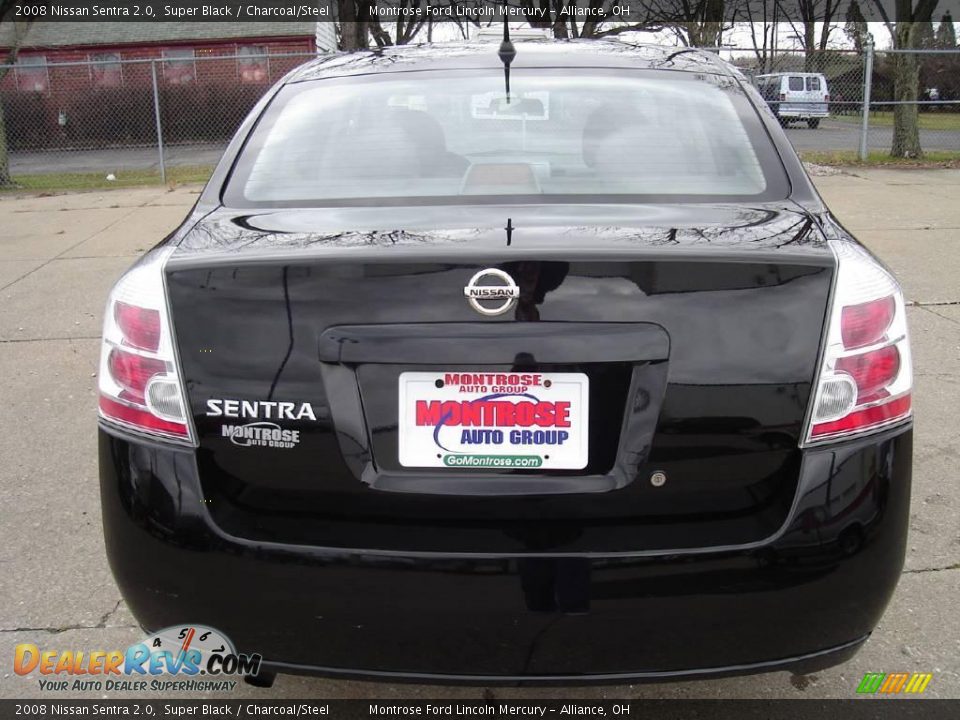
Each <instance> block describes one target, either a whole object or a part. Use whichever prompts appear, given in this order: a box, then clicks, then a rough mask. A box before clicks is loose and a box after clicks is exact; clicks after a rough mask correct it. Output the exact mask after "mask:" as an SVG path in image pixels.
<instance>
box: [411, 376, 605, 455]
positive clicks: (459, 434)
mask: <svg viewBox="0 0 960 720" xmlns="http://www.w3.org/2000/svg"><path fill="white" fill-rule="evenodd" d="M589 390H590V381H589V379H588V378H587V376H586V375H584V374H583V373H522V372H518V373H513V372H507V373H503V372H497V373H486V372H484V373H477V372H469V373H461V372H405V373H402V374H401V375H400V393H399V394H400V408H399V413H398V418H399V432H400V437H399V451H400V464H401V465H403V466H405V467H446V468H474V469H482V470H490V471H494V472H496V471H499V470H517V469H545V470H549V469H555V470H560V469H564V470H579V469H582V468H584V467H586V465H587V445H588V434H587V430H588V418H589V409H590V408H589V395H590V393H589Z"/></svg>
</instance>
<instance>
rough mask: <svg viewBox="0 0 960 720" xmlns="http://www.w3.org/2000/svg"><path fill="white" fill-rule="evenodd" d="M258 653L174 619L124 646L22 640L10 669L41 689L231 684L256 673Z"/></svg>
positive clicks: (209, 687) (227, 687)
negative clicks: (54, 646) (75, 646)
mask: <svg viewBox="0 0 960 720" xmlns="http://www.w3.org/2000/svg"><path fill="white" fill-rule="evenodd" d="M261 661H262V658H261V656H260V655H244V654H241V653H238V652H237V651H236V648H235V647H234V645H233V643H232V642H231V641H230V639H229V638H227V636H226V635H224V634H223V633H221V632H220V631H218V630H215V629H214V628H210V627H206V626H204V625H178V626H174V627H169V628H166V629H164V630H161V631H160V632H158V633H155V634H153V635H151V636H149V637H148V638H146V639H145V640H143V641H142V642H139V643H135V644H133V645H131V646H130V647H128V648H127V649H126V650H49V649H41V648H40V647H39V646H37V645H35V644H33V643H22V644H20V645H17V646H16V648H15V650H14V658H13V670H14V672H15V673H16V674H17V675H20V676H26V677H33V676H34V675H40V676H41V677H40V678H39V680H38V682H39V685H40V689H41V690H44V691H66V690H70V691H76V690H89V691H94V690H95V691H111V690H115V691H125V692H129V691H146V690H154V691H157V690H159V691H170V690H182V691H188V692H209V691H217V690H220V691H224V690H233V689H235V688H236V686H237V681H236V680H234V679H232V678H236V677H243V676H246V675H256V674H257V673H258V672H259V670H260V663H261Z"/></svg>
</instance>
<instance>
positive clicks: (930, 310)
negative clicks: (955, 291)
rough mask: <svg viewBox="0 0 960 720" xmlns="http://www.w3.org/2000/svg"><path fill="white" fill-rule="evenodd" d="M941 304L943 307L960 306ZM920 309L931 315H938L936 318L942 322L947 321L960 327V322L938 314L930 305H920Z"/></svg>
mask: <svg viewBox="0 0 960 720" xmlns="http://www.w3.org/2000/svg"><path fill="white" fill-rule="evenodd" d="M940 304H941V305H960V303H940ZM919 307H920V309H921V310H926V311H927V312H928V313H930V314H931V315H936V316H937V317H938V318H940V319H941V320H946V321H947V322H949V323H953V324H954V325H960V321H957V320H955V319H953V318H952V317H947V316H946V315H942V314H940V313H938V312H937V311H936V310H934V309H933V306H930V305H920V306H919Z"/></svg>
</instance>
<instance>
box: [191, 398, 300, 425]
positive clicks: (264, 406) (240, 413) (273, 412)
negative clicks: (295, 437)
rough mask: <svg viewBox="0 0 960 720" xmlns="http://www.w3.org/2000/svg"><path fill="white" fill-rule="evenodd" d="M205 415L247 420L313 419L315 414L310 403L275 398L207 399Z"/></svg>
mask: <svg viewBox="0 0 960 720" xmlns="http://www.w3.org/2000/svg"><path fill="white" fill-rule="evenodd" d="M207 417H225V418H246V419H249V420H313V421H316V419H317V415H316V413H315V412H314V411H313V406H312V405H311V404H310V403H295V402H277V401H275V400H225V399H224V400H221V399H210V400H207Z"/></svg>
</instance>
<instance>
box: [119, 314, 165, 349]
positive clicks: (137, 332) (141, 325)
mask: <svg viewBox="0 0 960 720" xmlns="http://www.w3.org/2000/svg"><path fill="white" fill-rule="evenodd" d="M113 316H114V318H115V319H116V321H117V326H118V327H119V328H120V331H121V332H122V333H123V340H124V342H125V343H126V344H128V345H132V346H133V347H135V348H140V349H141V350H149V351H150V352H156V351H157V350H158V349H159V347H160V312H159V311H158V310H153V309H151V308H142V307H137V306H136V305H130V304H128V303H125V302H117V303H116V304H115V305H114V306H113Z"/></svg>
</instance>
